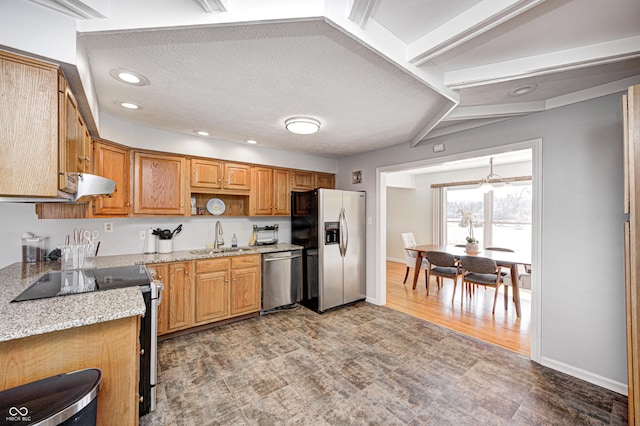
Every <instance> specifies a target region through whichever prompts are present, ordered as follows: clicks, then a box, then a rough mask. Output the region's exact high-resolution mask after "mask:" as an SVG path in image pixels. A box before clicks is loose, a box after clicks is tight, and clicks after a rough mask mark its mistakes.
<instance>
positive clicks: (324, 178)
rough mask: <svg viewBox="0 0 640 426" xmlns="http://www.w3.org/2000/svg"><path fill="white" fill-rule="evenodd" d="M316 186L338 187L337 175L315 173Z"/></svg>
mask: <svg viewBox="0 0 640 426" xmlns="http://www.w3.org/2000/svg"><path fill="white" fill-rule="evenodd" d="M315 182H316V183H315V187H316V188H326V189H336V175H332V174H329V173H315Z"/></svg>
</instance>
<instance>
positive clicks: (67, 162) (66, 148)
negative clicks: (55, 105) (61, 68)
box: [58, 89, 84, 193]
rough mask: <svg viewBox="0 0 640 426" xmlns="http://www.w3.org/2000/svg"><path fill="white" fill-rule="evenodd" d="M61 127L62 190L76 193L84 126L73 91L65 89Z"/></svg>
mask: <svg viewBox="0 0 640 426" xmlns="http://www.w3.org/2000/svg"><path fill="white" fill-rule="evenodd" d="M60 96H61V102H60V121H61V125H60V128H61V130H62V140H61V142H60V151H59V160H58V161H59V164H60V175H59V177H60V179H59V189H60V191H65V192H70V193H75V192H76V189H77V182H78V181H77V173H78V172H80V170H82V166H83V163H82V160H83V156H82V154H84V153H83V152H82V137H83V135H82V126H81V125H80V122H79V117H80V112H79V111H78V105H77V104H76V100H75V99H74V98H73V95H72V94H71V91H70V90H69V89H65V90H64V91H63V92H62V93H61V94H60Z"/></svg>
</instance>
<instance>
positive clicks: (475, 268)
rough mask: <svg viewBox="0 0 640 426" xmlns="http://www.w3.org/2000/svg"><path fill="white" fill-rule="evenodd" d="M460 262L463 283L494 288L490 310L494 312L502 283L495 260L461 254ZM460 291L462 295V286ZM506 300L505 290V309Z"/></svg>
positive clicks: (505, 306)
mask: <svg viewBox="0 0 640 426" xmlns="http://www.w3.org/2000/svg"><path fill="white" fill-rule="evenodd" d="M460 263H461V266H462V282H463V284H466V285H469V286H471V285H481V286H484V287H485V288H486V287H493V288H495V295H494V296H493V309H492V310H491V313H492V314H495V313H496V301H497V299H498V290H499V289H500V287H501V286H502V284H503V276H502V274H501V273H500V272H501V270H500V267H499V266H498V265H497V264H496V262H495V260H493V259H489V258H487V257H480V256H461V257H460ZM462 291H463V295H464V286H463V288H462ZM469 293H470V291H469ZM470 297H471V294H470ZM463 299H464V297H463ZM507 300H508V298H507V293H506V292H505V301H504V302H505V305H504V308H505V309H507ZM461 303H462V302H461Z"/></svg>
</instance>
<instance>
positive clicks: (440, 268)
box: [425, 251, 462, 298]
mask: <svg viewBox="0 0 640 426" xmlns="http://www.w3.org/2000/svg"><path fill="white" fill-rule="evenodd" d="M425 257H426V258H427V262H428V264H429V267H428V268H427V272H426V274H427V296H428V295H429V278H430V277H431V275H433V276H435V277H436V282H437V283H438V290H440V288H441V282H440V278H442V279H444V278H451V279H452V280H453V297H454V298H455V296H456V286H457V285H458V277H459V276H460V275H462V271H461V269H460V265H459V264H458V261H457V260H456V258H455V257H454V256H453V255H452V254H449V253H444V252H441V251H428V252H427V254H426V256H425Z"/></svg>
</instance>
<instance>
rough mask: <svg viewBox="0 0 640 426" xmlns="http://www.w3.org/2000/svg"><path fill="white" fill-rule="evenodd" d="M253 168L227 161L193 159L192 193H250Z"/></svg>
mask: <svg viewBox="0 0 640 426" xmlns="http://www.w3.org/2000/svg"><path fill="white" fill-rule="evenodd" d="M250 189H251V166H249V165H247V164H239V163H228V162H225V161H216V160H207V159H203V158H192V159H191V192H204V193H216V192H218V193H247V194H248V193H249V190H250Z"/></svg>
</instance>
